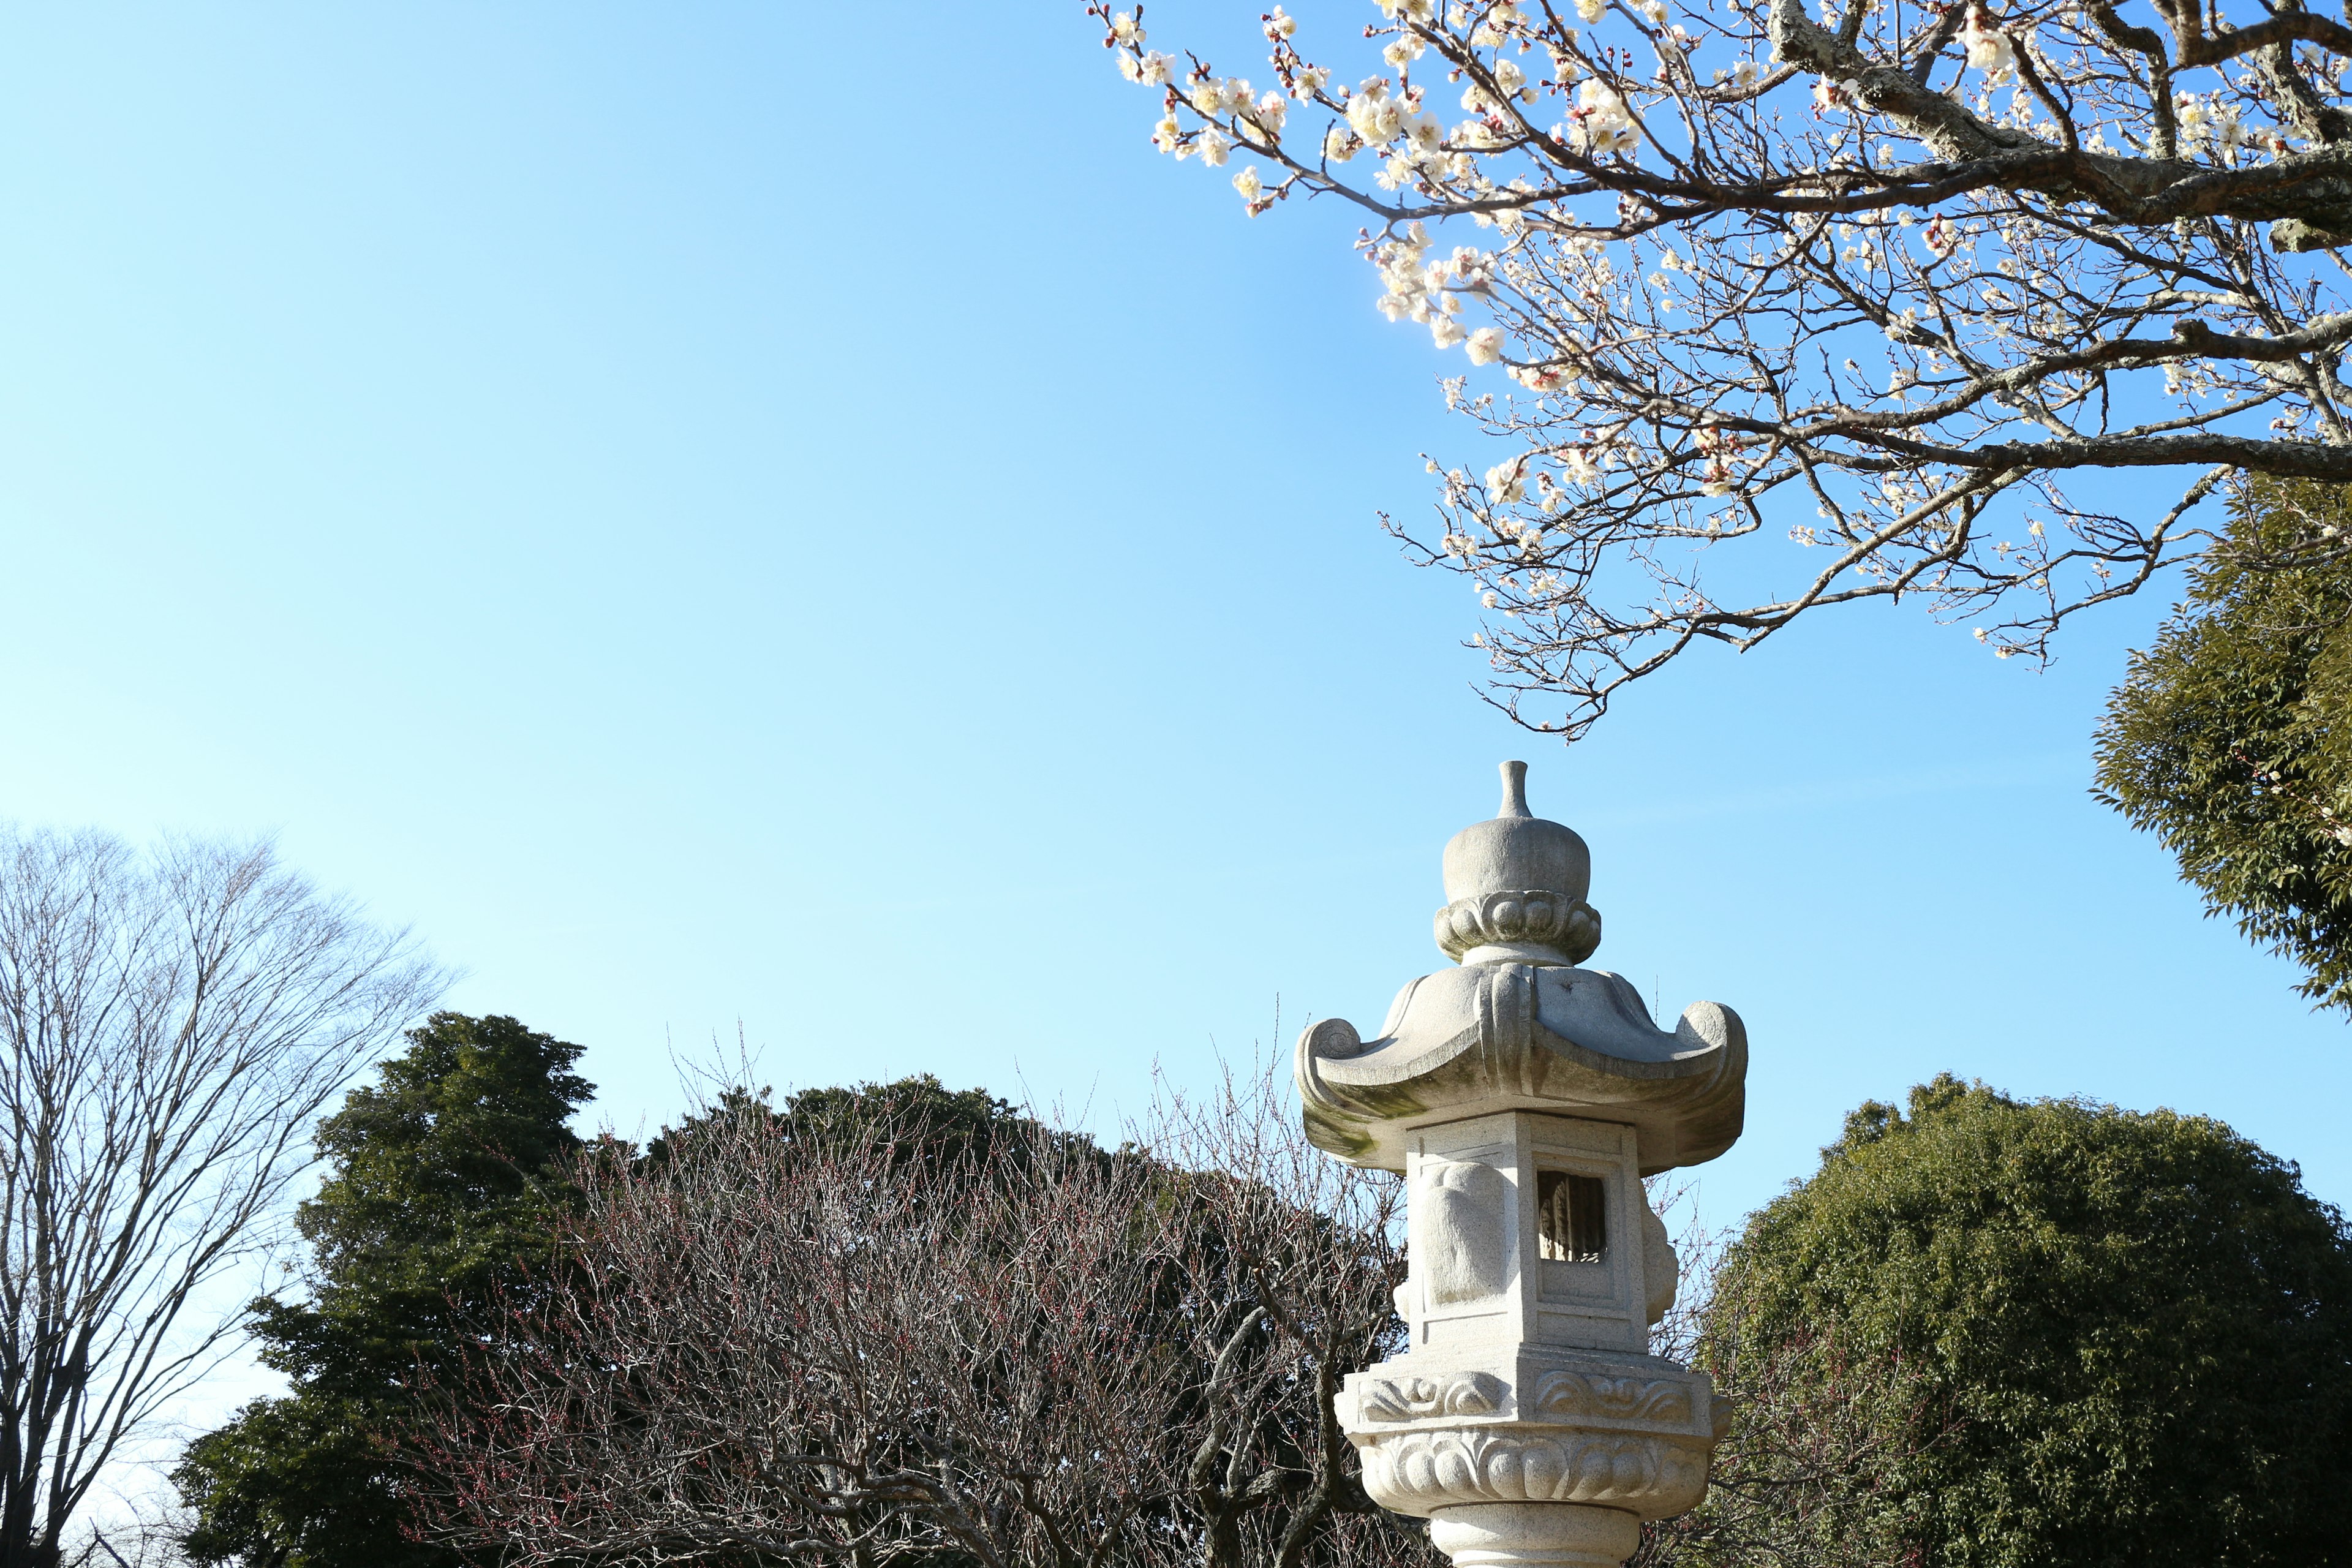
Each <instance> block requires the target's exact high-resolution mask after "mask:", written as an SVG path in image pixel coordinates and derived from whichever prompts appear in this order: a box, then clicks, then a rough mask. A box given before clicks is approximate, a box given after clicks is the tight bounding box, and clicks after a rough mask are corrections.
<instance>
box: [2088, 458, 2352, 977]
mask: <svg viewBox="0 0 2352 1568" xmlns="http://www.w3.org/2000/svg"><path fill="white" fill-rule="evenodd" d="M2347 528H2352V491H2347V490H2345V489H2340V488H2337V487H2332V486H2323V485H2315V484H2306V483H2299V482H2284V481H2276V480H2270V481H2263V482H2262V483H2260V484H2257V485H2254V486H2252V487H2250V488H2249V489H2247V490H2246V491H2245V492H2244V494H2243V495H2242V496H2241V497H2240V498H2239V499H2238V501H2237V503H2236V504H2235V506H2234V507H2233V508H2232V521H2231V538H2230V545H2231V548H2229V549H2227V550H2224V551H2221V552H2216V553H2215V554H2214V555H2213V556H2212V558H2211V559H2210V560H2209V561H2207V562H2206V563H2204V564H2203V565H2202V566H2201V567H2200V568H2199V570H2198V571H2197V572H2196V573H2195V574H2194V575H2193V576H2192V578H2191V580H2190V585H2189V598H2188V602H2187V603H2186V604H2184V605H2182V606H2181V607H2180V608H2179V611H2178V612H2177V613H2176V614H2175V615H2174V616H2173V618H2172V619H2171V621H2170V622H2169V623H2168V624H2167V625H2166V626H2165V628H2164V630H2163V633H2162V634H2161V635H2160V636H2159V637H2158V639H2157V641H2156V644H2155V646H2154V647H2151V648H2149V649H2148V650H2147V652H2145V653H2142V654H2138V655H2136V656H2135V657H2134V658H2133V660H2132V663H2131V668H2130V672H2129V674H2128V675H2127V676H2126V679H2125V681H2124V683H2123V684H2122V685H2121V686H2119V687H2118V688H2116V694H2115V697H2114V698H2113V700H2111V701H2110V702H2109V704H2108V707H2107V713H2106V719H2105V722H2104V723H2103V724H2102V725H2101V727H2100V731H2099V740H2098V759H2099V773H2098V777H2099V786H2100V794H2101V798H2103V799H2105V801H2107V802H2108V804H2110V805H2114V806H2115V807H2116V809H2117V810H2119V811H2121V812H2123V813H2124V814H2125V816H2127V817H2129V818H2130V819H2131V821H2132V823H2133V824H2134V825H2135V826H2139V827H2144V828H2147V829H2148V830H2150V831H2152V832H2154V833H2155V834H2156V835H2157V837H2158V838H2160V839H2162V840H2163V842H2164V845H2165V847H2167V848H2168V849H2170V850H2171V851H2173V853H2174V854H2176V855H2177V856H2179V859H2180V868H2181V874H2182V875H2183V876H2185V877H2186V878H2188V879H2189V881H2190V882H2191V883H2193V884H2194V885H2195V886H2196V887H2197V889H2199V890H2200V892H2202V893H2203V894H2204V896H2205V902H2206V907H2207V909H2208V910H2210V912H2212V913H2214V914H2226V915H2232V916H2235V917H2236V919H2237V921H2238V927H2239V929H2240V930H2241V931H2243V932H2245V934H2246V935H2247V936H2248V937H2250V938H2251V939H2252V940H2253V941H2255V942H2263V943H2265V944H2267V945H2269V946H2270V947H2272V948H2273V949H2274V950H2276V951H2277V952H2280V953H2281V954H2283V955H2284V956H2285V957H2287V958H2290V959H2292V960H2294V962H2295V963H2298V964H2300V965H2302V967H2303V969H2304V971H2305V976H2306V977H2305V981H2304V983H2303V985H2302V987H2301V988H2302V990H2303V993H2304V994H2305V995H2307V996H2309V997H2311V998H2312V999H2313V1000H2314V1001H2315V1002H2317V1003H2319V1004H2320V1005H2325V1006H2331V1007H2336V1008H2342V1009H2347V1010H2352V563H2347V562H2344V561H2338V560H2335V559H2332V558H2323V559H2319V560H2315V561H2312V562H2310V563H2305V564H2303V565H2300V566H2297V567H2294V568H2292V569H2289V570H2284V571H2276V570H2256V569H2254V568H2253V567H2252V566H2251V565H2249V564H2248V563H2249V562H2250V561H2255V560H2261V559H2263V558H2265V557H2267V556H2270V555H2273V554H2275V553H2276V552H2279V551H2280V550H2281V549H2283V548H2288V547H2291V546H2292V544H2293V542H2294V541H2295V540H2297V539H2300V538H2307V537H2312V536H2315V535H2326V534H2328V533H2329V532H2330V531H2333V532H2335V533H2341V532H2342V531H2345V530H2347Z"/></svg>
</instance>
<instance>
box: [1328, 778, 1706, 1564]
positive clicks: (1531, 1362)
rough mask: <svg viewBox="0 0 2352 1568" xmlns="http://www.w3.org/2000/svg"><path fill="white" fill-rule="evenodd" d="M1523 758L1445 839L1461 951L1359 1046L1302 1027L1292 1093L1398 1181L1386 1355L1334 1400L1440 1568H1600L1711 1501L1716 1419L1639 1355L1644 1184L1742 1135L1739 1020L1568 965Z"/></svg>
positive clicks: (1332, 1134)
mask: <svg viewBox="0 0 2352 1568" xmlns="http://www.w3.org/2000/svg"><path fill="white" fill-rule="evenodd" d="M1526 775H1527V769H1526V765H1525V764H1524V763H1505V764H1504V768H1503V776H1504V794H1503V809H1502V811H1501V813H1500V814H1499V815H1498V816H1496V817H1494V818H1493V819H1492V820H1490V821H1487V822H1482V823H1476V824H1474V825H1472V826H1470V827H1467V828H1465V829H1464V830H1463V831H1462V832H1461V833H1459V834H1457V835H1455V836H1454V840H1453V842H1452V843H1450V844H1448V845H1447V846H1446V849H1445V858H1444V881H1445V897H1446V906H1445V908H1444V909H1443V910H1439V911H1438V916H1437V922H1436V925H1437V939H1438V945H1439V946H1440V948H1441V949H1443V950H1444V952H1445V953H1446V954H1447V956H1449V957H1451V958H1453V959H1454V960H1455V961H1456V966H1455V967H1454V968H1451V969H1446V970H1440V971H1438V972H1437V973H1433V974H1427V975H1423V977H1422V978H1420V979H1418V980H1415V981H1413V982H1412V984H1408V985H1407V986H1405V988H1404V989H1403V991H1402V992H1401V993H1400V994H1398V996H1397V999H1396V1001H1395V1003H1394V1004H1393V1005H1391V1007H1390V1009H1389V1015H1388V1018H1387V1021H1386V1022H1385V1023H1383V1024H1382V1026H1381V1032H1380V1034H1379V1035H1378V1036H1377V1037H1374V1038H1372V1039H1370V1040H1365V1039H1363V1038H1362V1037H1360V1035H1359V1034H1358V1032H1357V1030H1356V1029H1355V1027H1354V1026H1352V1025H1350V1024H1349V1023H1347V1022H1346V1021H1345V1020H1343V1019H1339V1018H1328V1019H1325V1020H1324V1021H1323V1022H1321V1023H1319V1024H1316V1025H1314V1026H1310V1027H1309V1028H1308V1029H1307V1030H1306V1032H1305V1033H1304V1034H1302V1035H1301V1036H1300V1037H1299V1041H1298V1056H1297V1078H1298V1089H1299V1095H1300V1098H1301V1100H1303V1101H1304V1103H1305V1107H1306V1118H1307V1133H1308V1136H1309V1137H1310V1138H1312V1139H1313V1141H1314V1142H1315V1143H1316V1145H1317V1146H1318V1147H1319V1148H1322V1149H1325V1150H1328V1151H1329V1152H1331V1153H1334V1154H1336V1155H1338V1156H1339V1157H1340V1158H1341V1159H1344V1160H1348V1161H1349V1162H1351V1163H1356V1164H1360V1165H1371V1166H1379V1167H1381V1168H1384V1169H1388V1170H1392V1171H1399V1172H1402V1173H1403V1174H1404V1177H1405V1181H1406V1193H1407V1214H1408V1243H1409V1245H1408V1255H1409V1258H1410V1260H1411V1268H1410V1273H1409V1276H1408V1278H1407V1279H1406V1280H1405V1282H1404V1284H1403V1285H1402V1286H1401V1287H1400V1288H1399V1289H1398V1291H1397V1310H1398V1311H1399V1313H1400V1314H1401V1315H1402V1317H1403V1318H1404V1320H1405V1321H1406V1324H1407V1326H1408V1329H1409V1331H1410V1341H1409V1344H1408V1348H1407V1349H1406V1350H1405V1351H1404V1352H1403V1353H1402V1354H1401V1355H1398V1356H1395V1357H1391V1359H1390V1360H1388V1361H1386V1362H1383V1363H1381V1364H1380V1365H1378V1366H1375V1367H1371V1368H1369V1369H1367V1370H1366V1371H1363V1372H1360V1373H1353V1374H1351V1375H1350V1376H1349V1378H1348V1379H1347V1380H1346V1383H1345V1385H1344V1387H1343V1389H1342V1391H1341V1393H1340V1394H1339V1398H1338V1405H1337V1412H1336V1413H1337V1415H1339V1421H1340V1424H1341V1426H1342V1427H1343V1428H1344V1429H1345V1430H1346V1431H1347V1433H1348V1435H1349V1440H1350V1441H1352V1442H1353V1443H1354V1444H1355V1445H1356V1447H1357V1450H1358V1452H1359V1455H1360V1458H1362V1461H1363V1466H1364V1485H1365V1488H1366V1489H1367V1490H1368V1491H1369V1492H1370V1494H1371V1496H1372V1498H1373V1499H1374V1500H1376V1501H1378V1502H1380V1503H1381V1505H1382V1506H1384V1507H1387V1508H1391V1509H1395V1510H1399V1511H1401V1512H1404V1513H1409V1514H1416V1515H1423V1516H1426V1517H1427V1518H1428V1519H1429V1520H1430V1521H1431V1530H1430V1536H1431V1539H1432V1540H1433V1541H1434V1542H1436V1543H1437V1544H1438V1546H1439V1547H1441V1548H1442V1549H1444V1551H1445V1552H1448V1553H1449V1554H1450V1555H1451V1556H1452V1557H1453V1559H1454V1563H1456V1565H1457V1568H1536V1565H1538V1564H1547V1565H1551V1568H1577V1565H1583V1568H1607V1565H1608V1564H1612V1563H1620V1562H1622V1560H1623V1559H1624V1557H1625V1556H1626V1555H1627V1554H1629V1553H1630V1552H1632V1551H1633V1547H1634V1545H1635V1544H1637V1543H1638V1542H1639V1539H1640V1534H1639V1531H1640V1523H1639V1521H1642V1520H1643V1519H1663V1518H1668V1517H1671V1516H1673V1515H1675V1514H1676V1513H1680V1512H1682V1511H1684V1510H1686V1509H1689V1508H1691V1507H1694V1506H1695V1505H1696V1503H1697V1502H1698V1500H1700V1498H1702V1497H1703V1496H1704V1495H1705V1494H1706V1469H1707V1461H1708V1457H1709V1454H1710V1453H1711V1451H1712V1449H1713V1447H1714V1445H1715V1441H1716V1438H1717V1436H1718V1435H1719V1432H1720V1430H1721V1426H1722V1424H1723V1421H1724V1418H1725V1415H1726V1414H1727V1413H1726V1411H1725V1410H1724V1408H1723V1406H1722V1403H1721V1401H1719V1400H1718V1399H1717V1397H1716V1394H1715V1392H1714V1387H1713V1384H1711V1383H1710V1382H1709V1380H1708V1379H1707V1377H1706V1374H1705V1373H1697V1372H1693V1371H1690V1370H1689V1369H1687V1368H1685V1367H1681V1366H1677V1365H1675V1363H1672V1362H1668V1361H1665V1360H1663V1359H1661V1358H1659V1357H1656V1356H1653V1355H1651V1354H1649V1331H1650V1327H1651V1325H1652V1324H1654V1322H1656V1321H1657V1320H1658V1318H1659V1317H1660V1316H1661V1315H1662V1314H1663V1313H1664V1311H1665V1310H1666V1309H1667V1308H1668V1307H1669V1306H1670V1305H1671V1304H1672V1303H1673V1300H1674V1294H1675V1274H1676V1263H1675V1256H1674V1248H1673V1247H1672V1245H1671V1244H1670V1243H1669V1241H1668V1239H1667V1237H1666V1234H1665V1228H1664V1226H1663V1225H1661V1224H1660V1223H1659V1221H1658V1219H1657V1217H1656V1216H1655V1215H1654V1214H1652V1213H1651V1212H1650V1208H1649V1205H1648V1204H1647V1202H1646V1200H1645V1198H1644V1196H1643V1188H1642V1177H1643V1175H1646V1174H1649V1173H1654V1172H1657V1171H1663V1170H1668V1169H1671V1168H1673V1167H1675V1166H1678V1165H1689V1164H1695V1163H1698V1162H1700V1161H1702V1160H1710V1159H1713V1158H1714V1157H1715V1156H1716V1155H1717V1154H1720V1153H1722V1152H1724V1151H1725V1150H1726V1149H1727V1148H1729V1147H1730V1146H1731V1143H1732V1141H1733V1140H1734V1139H1736V1138H1738V1136H1739V1129H1740V1121H1741V1117H1742V1115H1743V1113H1744V1110H1745V1106H1746V1098H1745V1096H1746V1083H1747V1073H1748V1037H1747V1031H1746V1030H1745V1028H1743V1027H1742V1026H1741V1025H1740V1022H1739V1018H1738V1015H1737V1014H1735V1013H1733V1012H1732V1011H1731V1010H1730V1009H1729V1008H1727V1007H1723V1006H1719V1005H1717V1004H1715V1003H1711V1002H1701V1003H1698V1004H1696V1005H1694V1006H1692V1007H1691V1008H1690V1009H1689V1010H1687V1011H1686V1012H1685V1013H1684V1015H1683V1016H1682V1017H1681V1019H1680V1020H1679V1021H1678V1022H1677V1023H1676V1025H1675V1028H1674V1029H1673V1030H1672V1031H1671V1032H1670V1031H1667V1030H1664V1029H1661V1028H1659V1027H1658V1026H1657V1025H1656V1024H1655V1023H1654V1022H1653V1021H1652V1019H1651V1017H1650V1013H1649V1009H1648V1008H1646V1007H1645V1006H1643V1004H1642V998H1641V995H1640V994H1639V993H1638V992H1636V991H1635V990H1634V988H1633V986H1632V985H1630V984H1627V983H1626V982H1625V981H1624V980H1623V979H1622V978H1621V977H1619V976H1617V975H1614V974H1612V973H1609V972H1607V971H1606V970H1597V969H1582V968H1579V967H1578V965H1579V964H1580V963H1582V961H1583V960H1584V959H1585V958H1586V957H1588V956H1590V955H1591V952H1592V950H1593V948H1594V946H1595V945H1596V944H1597V943H1598V942H1599V941H1600V937H1601V919H1600V916H1599V915H1598V914H1597V913H1596V912H1595V911H1594V910H1592V907H1591V905H1590V904H1589V903H1587V902H1586V901H1585V895H1586V893H1587V892H1588V891H1589V890H1590V881H1591V852H1590V851H1589V850H1588V848H1587V847H1586V846H1585V843H1584V840H1583V839H1582V838H1580V837H1578V836H1577V835H1576V834H1575V833H1574V832H1572V831H1571V830H1570V829H1569V828H1567V827H1565V826H1561V825H1560V824H1559V823H1556V822H1546V821H1543V820H1542V819H1540V818H1538V817H1536V816H1531V815H1530V814H1529V813H1528V807H1527V795H1526ZM1546 1194H1549V1197H1547V1195H1546Z"/></svg>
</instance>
